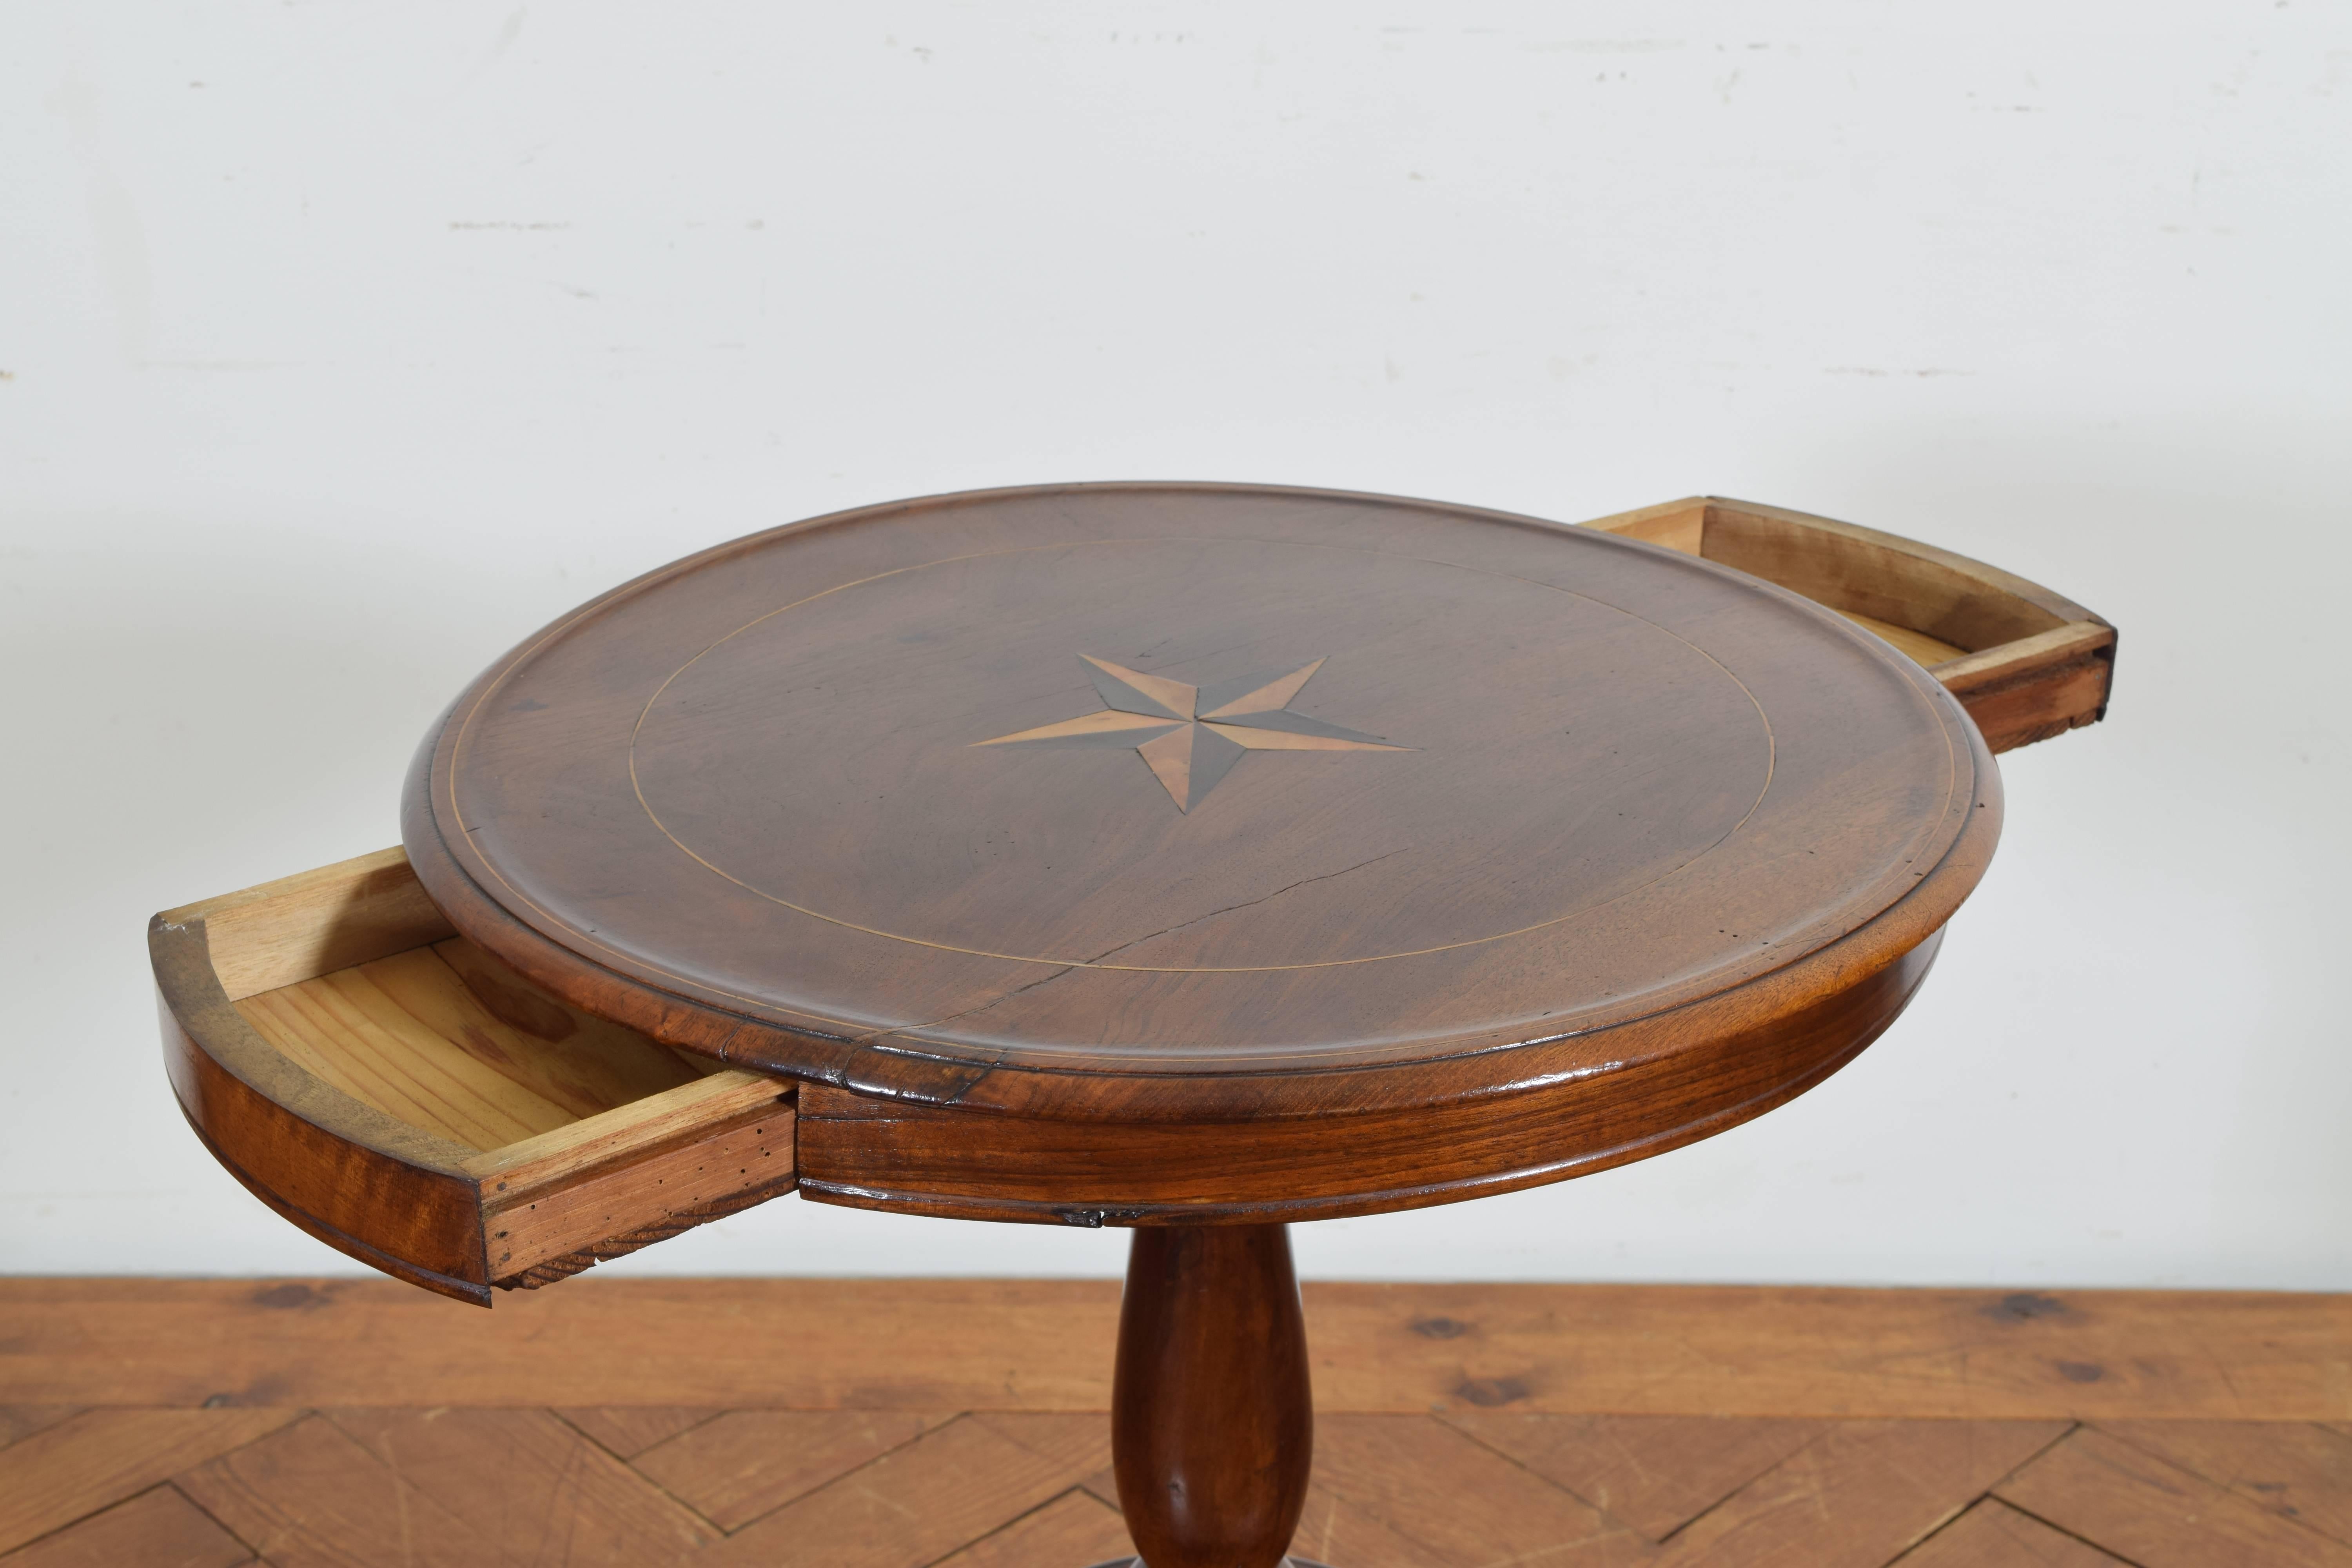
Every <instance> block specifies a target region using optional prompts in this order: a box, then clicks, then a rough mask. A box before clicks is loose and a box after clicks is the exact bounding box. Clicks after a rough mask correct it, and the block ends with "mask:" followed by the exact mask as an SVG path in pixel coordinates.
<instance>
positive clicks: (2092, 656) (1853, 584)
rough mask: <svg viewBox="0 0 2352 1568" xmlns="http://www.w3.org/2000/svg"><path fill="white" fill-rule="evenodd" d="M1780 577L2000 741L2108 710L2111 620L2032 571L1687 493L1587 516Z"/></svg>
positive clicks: (2013, 743)
mask: <svg viewBox="0 0 2352 1568" xmlns="http://www.w3.org/2000/svg"><path fill="white" fill-rule="evenodd" d="M1584 526H1585V527H1587V528H1597V529H1600V530H1601V531H1603V532H1606V533H1615V534H1621V535H1622V536H1624V537H1625V538H1628V539H1639V540H1643V541H1646V542H1649V543H1652V544H1657V545H1662V546H1664V548H1666V549H1668V550H1677V551H1680V552H1683V553H1684V554H1685V555H1696V556H1699V557H1701V558H1703V559H1705V560H1708V561H1714V562H1717V563H1721V564H1723V565H1726V566H1729V567H1733V568H1735V569H1737V570H1738V571H1741V572H1745V573H1747V574H1749V575H1750V576H1754V577H1761V578H1763V579H1764V580H1765V581H1767V582H1769V583H1777V584H1780V586H1781V587H1783V588H1787V589H1789V590H1790V591H1791V592H1793V593H1797V594H1801V595H1804V596H1805V597H1806V598H1808V599H1811V600H1812V601H1813V602H1814V603H1816V604H1819V605H1826V606H1828V607H1829V608H1830V609H1832V610H1835V611H1836V612H1837V613H1838V614H1840V615H1842V616H1844V617H1845V618H1846V619H1848V620H1850V621H1852V622H1853V623H1854V624H1855V625H1857V626H1863V627H1864V628H1866V629H1867V630H1870V631H1873V632H1875V633H1877V634H1878V635H1879V636H1880V637H1885V639H1886V640H1887V641H1888V642H1890V643H1893V644H1894V645H1895V647H1898V648H1900V649H1902V651H1903V652H1905V653H1906V654H1908V655H1910V656H1911V658H1914V659H1916V660H1917V661H1918V662H1919V663H1921V664H1923V665H1925V666H1927V670H1928V672H1929V673H1930V674H1932V675H1933V676H1935V678H1936V679H1937V680H1939V681H1941V682H1942V683H1943V685H1944V688H1945V689H1946V690H1948V691H1949V692H1950V693H1951V694H1952V695H1953V696H1955V697H1957V698H1958V699H1959V700H1960V706H1961V707H1963V708H1966V709H1967V710H1969V717H1970V718H1972V719H1974V720H1975V721H1977V728H1978V729H1979V730H1981V731H1984V738H1985V744H1986V745H1987V746H1989V747H1990V748H1991V749H1992V750H1993V751H1996V752H2006V751H2010V750H2012V749H2014V748H2016V747H2018V746H2023V745H2030V744H2031V743H2032V742H2035V741H2046V740H2049V739H2050V738H2051V737H2052V736H2053V735H2063V734H2064V733H2065V732H2066V731H2069V730H2074V729H2079V728H2081V727H2082V726H2083V725H2085V724H2095V723H2096V722H2098V721H2099V720H2101V719H2103V718H2105V716H2106V711H2107V692H2108V689H2109V688H2110V687H2111V686H2112V685H2113V683H2114V679H2115V668H2116V628H2115V627H2114V626H2110V625H2109V624H2107V622H2105V621H2104V620H2102V619H2100V618H2099V617H2098V616H2095V615H2093V614H2092V613H2091V612H2090V611H2088V610H2086V609H2084V607H2083V606H2082V605H2078V604H2076V603H2074V601H2073V600H2072V599H2068V598H2065V597H2063V596H2062V595H2057V594H2053V593H2052V592H2051V591H2050V590H2049V589H2047V588H2044V587H2042V585H2041V584H2038V583H2029V582H2027V581H2026V580H2025V579H2024V578H2022V577H2019V576H2016V575H2014V574H2011V573H2008V572H2003V571H2001V570H2000V568H1999V567H1995V566H1988V565H1986V564H1985V563H1983V562H1981V561H1971V560H1969V558H1968V557H1967V556H1965V555H1955V554H1953V553H1952V552H1950V551H1948V550H1937V549H1936V548H1935V547H1934V546H1933V545H1927V544H1921V543H1918V542H1916V541H1913V540H1908V539H1904V538H1901V537H1898V536H1897V535H1895V534H1892V533H1881V532H1879V531H1877V530H1876V529H1872V528H1857V527H1856V526H1854V525H1853V523H1850V522H1838V521H1833V520H1832V519H1830V518H1826V517H1813V516H1811V515H1809V514H1807V513H1805V512H1801V511H1790V510H1786V509H1784V508H1781V507H1773V506H1763V505H1759V503H1757V502H1755V501H1744V500H1725V499H1724V498H1722V497H1720V496H1693V497H1690V498H1689V499H1687V500H1675V501H1666V502H1664V503H1663V504H1662V505H1658V506H1652V507H1644V508H1643V509H1642V510H1639V511H1628V512H1620V513H1618V514H1617V515H1616V516H1614V517H1603V518H1596V519H1595V520H1593V521H1591V522H1588V523H1586V524H1585V525H1584Z"/></svg>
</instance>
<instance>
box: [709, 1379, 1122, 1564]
mask: <svg viewBox="0 0 2352 1568" xmlns="http://www.w3.org/2000/svg"><path fill="white" fill-rule="evenodd" d="M1080 1479H1083V1477H1082V1475H1081V1474H1079V1473H1076V1472H1074V1471H1073V1470H1072V1469H1071V1468H1069V1467H1067V1466H1066V1465H1063V1464H1060V1463H1056V1462H1055V1460H1054V1459H1052V1458H1048V1457H1046V1456H1045V1455H1041V1454H1039V1453H1037V1452H1035V1451H1034V1449H1032V1448H1029V1447H1024V1446H1023V1445H1021V1444H1019V1443H1015V1442H1013V1441H1012V1440H1011V1439H1009V1438H1007V1437H1005V1436H1003V1435H1001V1434H999V1433H998V1432H995V1431H993V1430H992V1429H991V1427H990V1426H988V1424H987V1423H986V1421H985V1420H984V1419H982V1418H980V1417H975V1416H969V1415H968V1416H965V1417H963V1418H961V1420H957V1421H951V1422H950V1423H949V1424H948V1425H946V1426H942V1427H940V1428H938V1429H936V1430H934V1431H931V1432H928V1433H925V1434H924V1435H923V1436H921V1437H919V1438H918V1439H916V1440H915V1441H914V1442H912V1443H909V1444H908V1445H906V1446H905V1447H900V1448H895V1449H893V1450H891V1451H890V1452H889V1453H887V1454H886V1455H884V1456H883V1457H882V1458H879V1459H877V1460H876V1461H875V1462H874V1463H872V1464H870V1465H866V1466H865V1467H863V1468H859V1469H857V1470H856V1471H853V1472H852V1473H851V1474H849V1475H847V1476H844V1477H842V1478H841V1479H838V1480H835V1481H834V1482H832V1483H831V1484H830V1485H827V1486H824V1487H820V1488H818V1489H816V1490H815V1491H814V1492H811V1493H809V1494H808V1495H807V1496H805V1497H803V1498H801V1499H800V1500H797V1501H795V1502H792V1503H788V1504H786V1505H785V1506H784V1507H782V1508H781V1509H778V1510H775V1511H774V1512H773V1513H771V1514H769V1515H767V1516H766V1517H765V1518H763V1519H761V1520H760V1521H757V1522H756V1523H754V1524H751V1525H750V1526H748V1527H746V1528H745V1529H744V1530H742V1531H740V1532H739V1533H737V1534H735V1535H733V1536H730V1538H729V1539H728V1540H727V1542H725V1543H724V1544H722V1545H720V1546H718V1547H716V1548H713V1549H712V1550H710V1551H709V1552H705V1553H703V1554H701V1557H700V1558H699V1559H698V1561H702V1562H708V1563H712V1564H714V1565H729V1564H735V1563H745V1564H750V1563H758V1564H761V1565H762V1568H765V1565H766V1564H769V1563H774V1562H776V1561H778V1560H779V1559H780V1558H782V1559H784V1560H787V1561H794V1562H803V1563H826V1564H829V1565H832V1564H838V1565H839V1568H922V1565H923V1564H926V1563H933V1562H936V1561H938V1560H939V1559H940V1558H941V1557H943V1556H946V1555H947V1554H948V1553H950V1552H953V1551H955V1550H956V1549H957V1548H959V1547H961V1546H962V1545H963V1544H965V1543H966V1542H970V1541H971V1540H973V1539H974V1538H975V1537H977V1536H979V1535H982V1534H983V1533H985V1532H986V1531H989V1530H991V1529H992V1528H993V1527H994V1526H995V1525H996V1524H997V1523H999V1522H1000V1521H1003V1519H1004V1518H1005V1517H1006V1516H1007V1515H1008V1514H1010V1515H1014V1516H1018V1515H1020V1514H1024V1513H1026V1512H1028V1511H1029V1510H1032V1509H1035V1508H1038V1507H1041V1506H1043V1505H1044V1504H1045V1503H1046V1502H1048V1501H1050V1500H1052V1499H1054V1498H1055V1497H1057V1496H1059V1495H1061V1494H1062V1493H1064V1492H1066V1491H1068V1490H1069V1489H1071V1488H1073V1487H1074V1486H1076V1483H1077V1482H1078V1481H1079V1480H1080ZM910 1499H913V1500H919V1506H916V1507H909V1506H908V1500H910Z"/></svg>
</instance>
